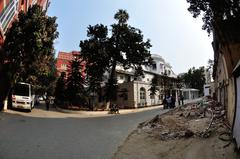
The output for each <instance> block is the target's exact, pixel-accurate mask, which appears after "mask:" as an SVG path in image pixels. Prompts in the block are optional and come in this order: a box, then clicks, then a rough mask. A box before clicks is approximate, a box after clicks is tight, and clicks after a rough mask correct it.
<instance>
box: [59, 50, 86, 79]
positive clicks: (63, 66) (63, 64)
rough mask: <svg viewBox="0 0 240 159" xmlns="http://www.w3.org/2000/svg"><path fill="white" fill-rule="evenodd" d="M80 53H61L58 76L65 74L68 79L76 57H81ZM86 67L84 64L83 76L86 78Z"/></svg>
mask: <svg viewBox="0 0 240 159" xmlns="http://www.w3.org/2000/svg"><path fill="white" fill-rule="evenodd" d="M79 54H80V52H79V51H72V52H59V53H58V57H57V62H56V69H57V76H60V75H61V73H62V72H65V74H66V77H67V76H68V72H69V68H70V64H71V61H72V60H73V59H74V57H75V56H76V55H79ZM84 69H85V65H84V64H83V69H82V74H83V75H84V76H85V73H84V71H83V70H84Z"/></svg>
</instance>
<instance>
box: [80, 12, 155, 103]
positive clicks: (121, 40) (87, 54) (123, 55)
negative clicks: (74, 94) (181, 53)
mask: <svg viewBox="0 0 240 159" xmlns="http://www.w3.org/2000/svg"><path fill="white" fill-rule="evenodd" d="M114 18H115V19H116V20H117V23H116V24H112V25H111V29H110V31H111V33H109V29H108V27H107V26H104V25H103V24H97V25H95V26H89V27H88V30H87V36H88V39H87V40H84V41H81V42H80V47H81V58H82V59H83V60H84V61H86V66H87V69H86V72H87V76H88V77H87V79H88V81H90V87H92V88H96V86H97V85H98V86H99V85H100V83H101V82H102V81H103V75H104V73H105V72H109V79H108V85H107V86H108V88H109V89H108V91H107V92H108V93H109V95H108V96H109V98H110V99H111V98H112V97H111V95H113V94H114V91H113V90H115V85H116V75H115V73H116V66H117V65H120V66H122V67H123V68H124V69H128V68H131V67H132V68H134V69H135V70H137V71H136V73H137V74H138V75H141V74H142V65H148V64H150V63H151V54H150V51H149V49H150V47H151V44H150V40H147V41H144V39H143V34H142V32H141V30H139V29H137V28H134V27H132V26H130V25H128V24H127V20H128V19H129V15H128V13H127V11H125V10H119V11H118V12H117V13H116V14H115V16H114Z"/></svg>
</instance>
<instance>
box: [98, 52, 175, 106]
mask: <svg viewBox="0 0 240 159" xmlns="http://www.w3.org/2000/svg"><path fill="white" fill-rule="evenodd" d="M152 58H153V65H152V66H150V67H146V66H143V71H144V77H137V78H136V77H135V76H134V73H135V70H134V69H133V68H130V69H127V70H124V68H123V67H121V66H117V67H116V76H117V81H118V92H117V99H116V101H115V102H116V103H117V104H118V106H119V107H121V108H139V107H146V106H152V105H159V104H161V103H162V100H163V98H164V95H165V93H166V92H164V88H163V86H159V89H160V91H157V92H156V94H155V95H151V92H150V90H149V89H150V88H151V82H152V79H153V77H154V76H155V75H158V76H164V77H167V80H168V82H169V84H170V85H171V88H169V90H168V94H169V95H173V96H175V97H177V93H178V90H177V87H176V78H177V76H176V74H175V73H174V72H173V70H172V67H171V65H170V64H169V63H167V62H165V60H164V59H163V58H162V57H161V56H160V55H155V54H153V55H152ZM108 77H109V74H107V73H106V74H105V77H104V78H105V79H106V81H107V79H108ZM106 81H105V82H106ZM102 94H104V93H102ZM102 96H104V95H102ZM102 98H103V97H98V99H100V100H98V101H96V102H95V104H97V105H104V100H101V99H102Z"/></svg>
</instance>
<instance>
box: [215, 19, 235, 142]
mask: <svg viewBox="0 0 240 159" xmlns="http://www.w3.org/2000/svg"><path fill="white" fill-rule="evenodd" d="M239 27H240V22H239V19H231V20H225V21H223V22H221V23H219V28H218V30H215V32H213V38H214V39H213V49H214V70H213V77H214V81H215V98H216V100H217V101H218V102H219V103H221V104H222V105H223V106H224V107H225V109H226V111H227V119H228V122H229V124H230V125H231V126H232V129H233V136H234V137H235V139H236V141H237V144H238V147H240V134H239V131H240V92H239V90H240V82H239V81H240V31H239ZM219 29H220V30H222V32H220V33H219V32H218V31H219Z"/></svg>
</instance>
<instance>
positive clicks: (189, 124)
mask: <svg viewBox="0 0 240 159" xmlns="http://www.w3.org/2000/svg"><path fill="white" fill-rule="evenodd" d="M225 119H226V112H225V110H224V107H223V106H221V105H220V104H219V103H217V102H215V101H214V100H210V99H203V100H201V101H200V102H198V103H191V104H187V105H184V106H181V107H177V108H175V109H174V110H171V111H169V112H168V113H166V114H164V115H161V116H159V115H157V116H155V117H154V118H153V119H152V120H150V121H147V122H144V123H141V124H140V125H139V127H138V129H139V131H145V132H147V133H149V134H151V135H152V136H154V137H157V138H159V139H160V140H171V139H179V138H189V137H203V138H207V137H209V136H211V134H212V133H214V132H216V131H218V130H219V128H221V127H223V126H224V127H227V124H225Z"/></svg>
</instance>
